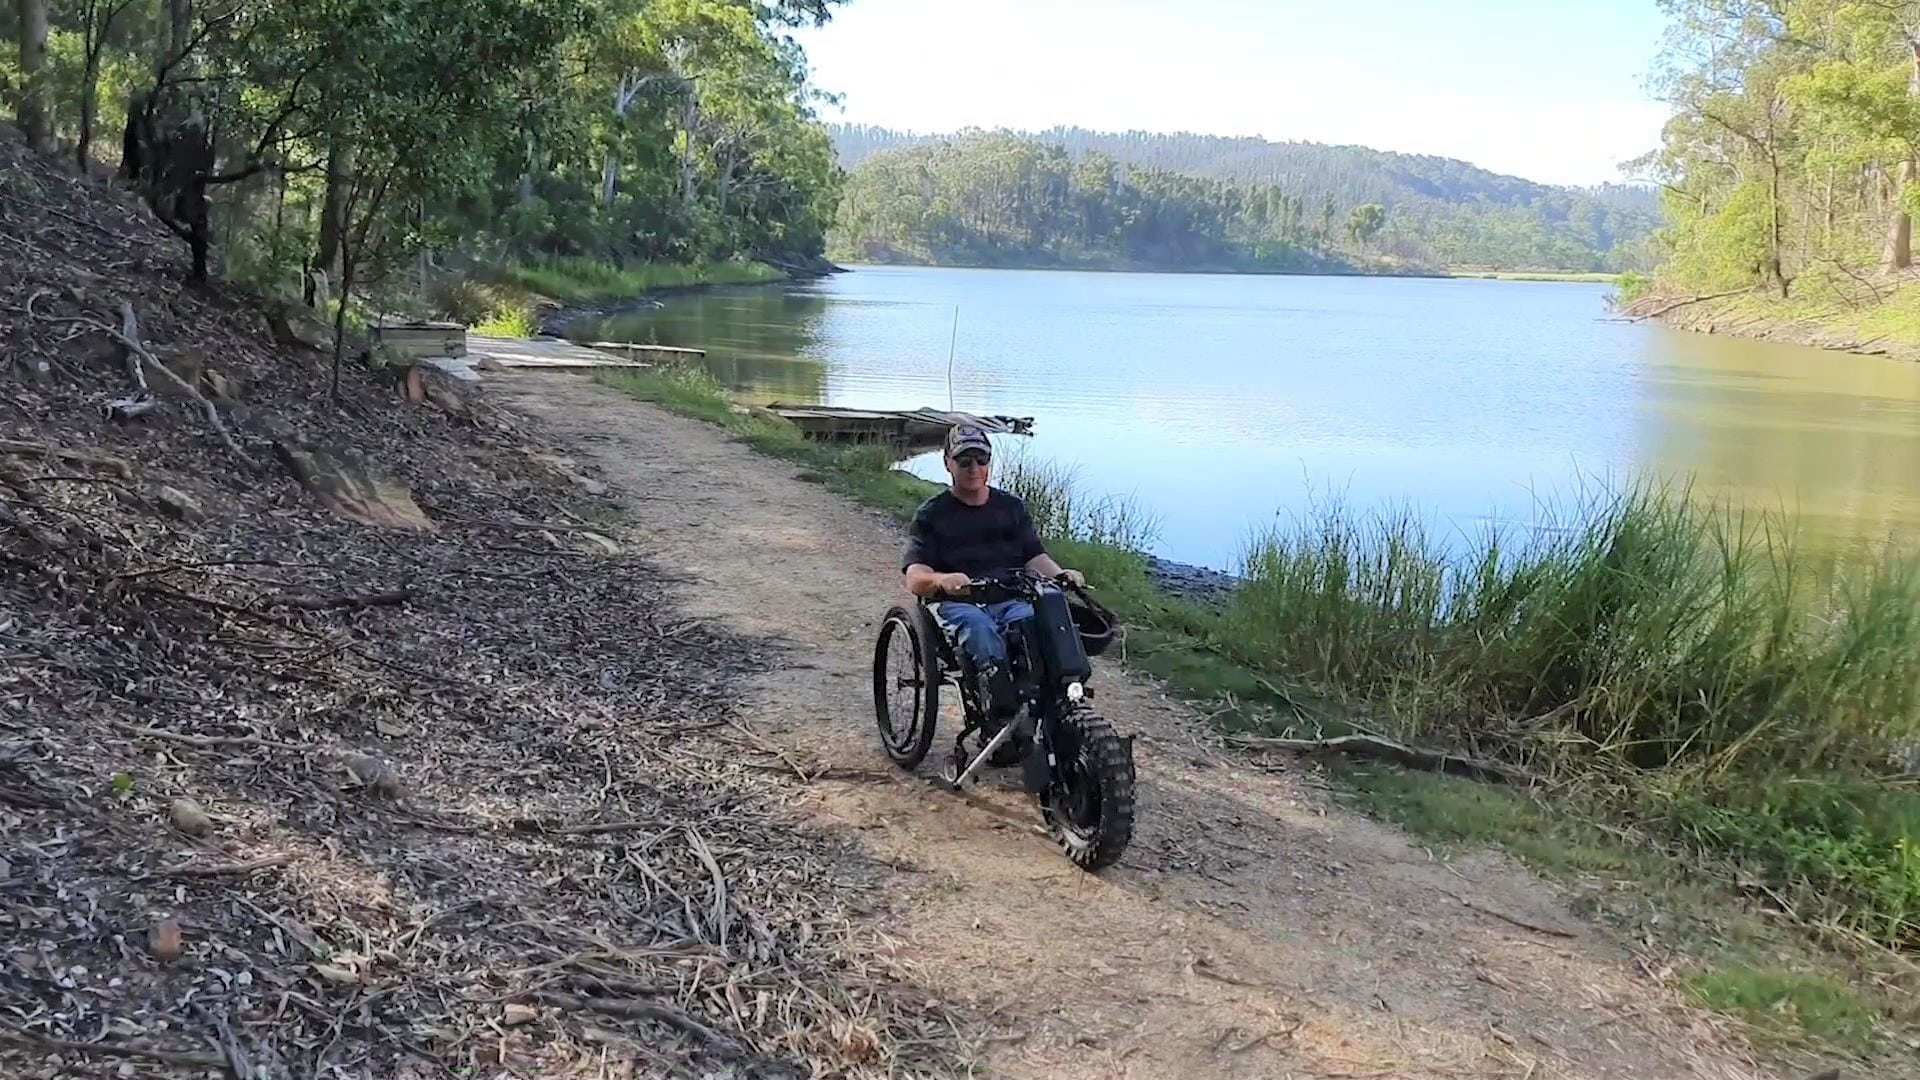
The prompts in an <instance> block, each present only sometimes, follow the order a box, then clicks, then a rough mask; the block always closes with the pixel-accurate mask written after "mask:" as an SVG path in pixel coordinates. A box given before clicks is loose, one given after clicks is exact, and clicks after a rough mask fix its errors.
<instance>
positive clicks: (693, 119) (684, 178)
mask: <svg viewBox="0 0 1920 1080" xmlns="http://www.w3.org/2000/svg"><path fill="white" fill-rule="evenodd" d="M699 125H700V99H699V97H698V95H697V94H696V93H695V92H694V90H693V88H692V87H688V89H687V104H686V107H685V109H683V110H682V111H681V115H680V126H681V128H682V130H684V131H685V133H686V142H685V144H684V146H683V147H682V149H681V151H680V205H681V206H682V207H683V208H685V209H686V210H688V211H689V212H691V211H692V210H693V181H694V175H695V169H694V156H693V139H694V129H695V128H697V127H698V126H699Z"/></svg>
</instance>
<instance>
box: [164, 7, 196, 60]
mask: <svg viewBox="0 0 1920 1080" xmlns="http://www.w3.org/2000/svg"><path fill="white" fill-rule="evenodd" d="M192 40H193V0H167V57H168V59H170V60H173V61H175V62H178V60H179V59H180V57H181V56H182V55H183V54H185V53H186V51H187V43H188V42H190V41H192Z"/></svg>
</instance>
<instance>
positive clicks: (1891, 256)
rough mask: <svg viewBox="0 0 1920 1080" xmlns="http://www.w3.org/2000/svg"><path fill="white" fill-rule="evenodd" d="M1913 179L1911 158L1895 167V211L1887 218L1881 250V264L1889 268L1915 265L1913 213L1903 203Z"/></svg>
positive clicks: (1893, 191)
mask: <svg viewBox="0 0 1920 1080" xmlns="http://www.w3.org/2000/svg"><path fill="white" fill-rule="evenodd" d="M1912 180H1913V161H1912V160H1911V159H1909V160H1907V161H1903V162H1901V163H1900V164H1899V165H1897V166H1895V167H1894V171H1893V185H1892V188H1893V189H1892V191H1891V192H1890V194H1891V195H1892V199H1893V207H1892V209H1893V213H1892V216H1891V217H1889V218H1888V219H1887V237H1886V244H1885V245H1884V246H1883V247H1882V248H1881V250H1880V265H1881V266H1882V267H1884V268H1886V269H1888V270H1905V269H1906V268H1907V267H1909V266H1911V265H1913V215H1912V214H1909V213H1907V211H1906V210H1905V209H1904V208H1903V205H1902V203H1901V197H1902V195H1903V194H1904V193H1905V192H1906V188H1907V184H1909V183H1910V182H1912Z"/></svg>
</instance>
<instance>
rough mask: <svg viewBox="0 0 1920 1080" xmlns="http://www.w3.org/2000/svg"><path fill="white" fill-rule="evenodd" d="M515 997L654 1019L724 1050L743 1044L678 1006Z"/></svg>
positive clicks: (546, 993)
mask: <svg viewBox="0 0 1920 1080" xmlns="http://www.w3.org/2000/svg"><path fill="white" fill-rule="evenodd" d="M512 996H513V997H517V998H521V999H523V1000H532V1001H538V1002H541V1003H542V1004H545V1005H552V1006H554V1007H556V1008H561V1009H572V1010H575V1011H580V1010H586V1011H590V1012H598V1013H605V1014H607V1015H608V1016H626V1017H633V1018H635V1019H639V1020H654V1021H657V1022H659V1023H662V1024H665V1025H667V1026H668V1027H671V1028H677V1029H679V1030H681V1031H684V1032H686V1033H687V1034H689V1035H692V1036H695V1037H696V1038H699V1039H701V1040H702V1041H704V1042H707V1043H709V1044H711V1045H713V1046H715V1047H719V1048H721V1049H724V1050H729V1051H732V1052H733V1053H735V1054H738V1053H740V1052H741V1051H740V1044H739V1043H737V1042H735V1041H734V1040H733V1039H731V1038H729V1037H727V1036H725V1035H722V1034H721V1033H720V1032H718V1031H715V1030H713V1029H712V1028H710V1027H708V1026H707V1025H705V1024H703V1023H701V1022H700V1021H699V1020H697V1019H695V1018H694V1017H693V1016H692V1015H691V1014H689V1013H688V1012H686V1010H684V1009H681V1008H680V1007H679V1006H676V1005H668V1004H666V1003H665V1002H660V1001H639V1000H636V999H634V998H602V997H576V996H574V995H572V994H561V993H556V992H554V991H552V990H531V991H527V992H525V993H521V994H514V995H512Z"/></svg>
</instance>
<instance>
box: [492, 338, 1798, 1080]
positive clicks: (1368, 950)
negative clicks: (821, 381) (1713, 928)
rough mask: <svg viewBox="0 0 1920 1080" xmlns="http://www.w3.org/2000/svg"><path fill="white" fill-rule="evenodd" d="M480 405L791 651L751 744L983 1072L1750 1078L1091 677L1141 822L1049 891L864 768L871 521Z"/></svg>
mask: <svg viewBox="0 0 1920 1080" xmlns="http://www.w3.org/2000/svg"><path fill="white" fill-rule="evenodd" d="M489 383H490V384H491V389H492V391H493V393H494V395H495V396H496V397H497V398H498V399H500V400H502V401H503V402H504V403H506V404H509V405H511V406H513V407H515V408H518V409H520V410H522V411H524V412H526V413H528V414H530V415H532V416H534V417H536V418H539V419H540V420H542V421H543V422H544V424H545V425H546V427H547V428H548V430H549V431H550V432H551V434H552V435H553V436H554V437H555V438H556V439H557V440H559V441H561V442H562V443H564V444H568V445H570V446H572V447H574V448H576V450H577V452H578V454H579V456H580V459H581V461H582V462H583V463H584V464H590V465H592V466H594V467H596V468H597V469H598V470H599V473H600V475H601V476H602V477H604V479H605V480H606V481H607V482H608V483H610V484H612V485H614V486H615V487H617V488H620V489H623V490H624V491H625V492H627V493H628V494H630V496H631V497H632V499H633V500H634V503H633V504H634V505H635V506H636V508H637V512H636V514H635V517H636V519H637V520H636V521H635V522H634V524H633V526H632V528H631V530H630V532H628V534H627V536H628V538H629V539H630V540H631V541H632V542H634V543H637V544H639V545H640V546H641V547H642V548H643V549H644V550H646V551H648V552H649V554H650V555H651V556H652V557H654V558H656V559H658V560H659V561H660V562H661V563H663V564H664V565H666V566H667V567H670V568H672V569H674V570H677V571H679V572H681V573H683V574H685V575H686V576H687V578H688V580H689V584H687V585H686V586H685V587H684V588H683V599H684V602H685V604H686V605H687V606H688V608H689V609H690V610H691V611H692V612H694V613H696V614H699V615H703V616H707V617H711V618H715V619H717V620H720V621H721V622H723V623H724V624H726V625H728V626H730V627H732V628H735V629H738V630H740V631H744V632H749V633H753V634H758V635H768V636H771V637H773V638H776V639H779V640H782V641H785V642H788V643H790V644H791V651H790V652H788V653H787V655H786V660H785V663H784V666H781V667H779V668H778V669H777V670H772V671H769V672H767V673H766V674H765V676H764V677H763V678H761V679H760V680H759V681H758V685H756V686H754V687H752V688H751V690H750V698H751V704H750V705H749V706H748V709H749V715H750V716H751V718H752V723H753V726H754V728H755V730H756V731H757V732H758V733H759V734H760V735H761V736H763V737H765V738H767V739H769V740H771V741H774V742H777V743H778V744H779V745H780V747H781V748H782V751H783V752H784V754H785V755H786V756H787V757H788V758H790V759H791V760H792V761H793V762H796V763H798V764H799V765H800V766H801V767H803V768H804V769H805V770H806V771H808V772H809V773H813V772H816V771H818V770H819V768H820V767H822V766H830V767H831V768H832V769H833V770H834V771H833V773H832V774H830V776H832V777H837V778H829V779H821V780H814V781H812V782H810V783H803V782H802V781H801V780H800V779H799V778H798V777H796V778H795V781H794V785H793V790H794V795H793V798H794V800H795V802H796V804H797V805H799V806H801V807H803V808H805V809H806V810H807V811H808V812H809V813H810V814H811V815H813V816H814V817H815V818H816V819H817V820H819V821H821V822H824V823H826V824H828V825H831V826H835V827H838V828H842V829H846V830H852V831H853V833H854V835H856V836H859V837H861V838H862V840H863V842H864V844H865V846H867V847H868V848H870V849H872V850H873V851H874V852H875V853H876V854H877V855H878V856H879V857H880V858H882V859H884V860H888V861H891V862H893V863H894V864H895V865H898V866H900V867H902V868H903V869H902V870H901V872H900V874H899V875H898V876H897V878H896V879H895V880H894V881H893V882H892V883H891V886H890V887H891V888H894V889H897V890H900V891H901V893H902V894H904V895H905V896H907V897H909V898H910V900H909V902H908V903H907V904H906V905H905V909H906V910H907V911H908V912H909V913H910V917H909V919H908V921H907V922H906V923H905V924H904V925H900V926H898V927H896V928H895V930H897V933H898V935H899V937H900V939H901V944H900V950H899V954H900V956H901V957H902V958H904V959H905V960H906V961H907V962H908V963H909V964H911V965H914V966H916V967H917V968H918V969H919V973H920V975H921V977H923V978H924V979H925V981H926V984H927V985H928V986H930V987H937V988H939V989H940V990H942V991H944V992H946V993H948V994H950V995H952V996H954V997H955V998H956V999H958V1000H959V1001H961V1002H962V1003H964V1004H967V1005H970V1006H972V1007H974V1008H977V1009H979V1010H981V1011H983V1012H985V1013H987V1014H989V1015H990V1016H991V1017H992V1019H993V1030H994V1033H995V1034H994V1036H993V1039H992V1042H991V1044H990V1047H989V1049H988V1051H987V1071H988V1073H989V1074H990V1075H994V1076H1009V1077H1050V1078H1073V1077H1170V1076H1182V1077H1201V1076H1207V1077H1240V1076H1245V1077H1255V1076H1258V1077H1301V1078H1305V1077H1513V1078H1522V1077H1532V1078H1546V1077H1655V1076H1657V1077H1726V1078H1732V1077H1760V1076H1765V1075H1768V1074H1765V1073H1763V1072H1761V1071H1759V1070H1758V1069H1757V1068H1755V1067H1754V1066H1752V1065H1751V1064H1749V1063H1747V1062H1746V1061H1745V1059H1744V1058H1743V1057H1742V1056H1741V1055H1739V1054H1737V1053H1736V1052H1735V1051H1733V1050H1730V1049H1729V1048H1728V1047H1727V1045H1726V1043H1725V1042H1724V1041H1723V1040H1720V1039H1718V1038H1716V1037H1715V1035H1714V1033H1713V1032H1712V1031H1711V1030H1709V1028H1708V1027H1707V1026H1706V1025H1705V1024H1704V1023H1702V1022H1701V1021H1699V1020H1698V1018H1697V1017H1695V1016H1694V1015H1693V1014H1691V1013H1690V1012H1689V1011H1688V1010H1686V1009H1685V1008H1683V1007H1682V1006H1681V1005H1680V1004H1679V1003H1678V1002H1677V1001H1676V1000H1675V999H1674V998H1673V997H1672V995H1671V994H1670V993H1669V992H1668V991H1667V990H1665V989H1664V988H1662V987H1660V986H1657V985H1655V984H1654V983H1652V982H1651V981H1649V980H1647V979H1646V978H1644V977H1642V976H1640V975H1638V974H1637V973H1636V971H1635V967H1634V964H1633V961H1632V957H1631V956H1630V955H1629V954H1628V953H1626V952H1625V951H1624V950H1623V949H1621V948H1619V947H1617V946H1615V945H1612V944H1609V943H1608V942H1607V941H1606V940H1604V939H1603V938H1602V937H1601V936H1600V935H1599V934H1598V933H1596V932H1594V931H1592V930H1590V929H1589V928H1586V927H1583V926H1582V925H1581V924H1580V923H1579V922H1578V921H1577V920H1575V919H1574V918H1573V917H1572V916H1571V915H1570V914H1568V913H1567V911H1566V910H1565V909H1564V908H1563V907H1562V905H1561V904H1560V902H1559V901H1558V899H1557V898H1556V896H1555V895H1554V894H1553V892H1552V891H1551V890H1550V889H1548V888H1547V887H1545V886H1543V885H1542V884H1540V883H1539V882H1537V881H1535V880H1533V879H1532V878H1530V877H1529V876H1528V875H1527V874H1526V873H1524V872H1523V871H1521V870H1518V869H1516V868H1514V867H1513V866H1512V865H1511V864H1509V863H1507V862H1506V861H1505V860H1503V859H1499V858H1496V857H1493V856H1476V857H1472V858H1455V859H1451V860H1445V861H1442V860H1438V859H1436V858H1435V856H1434V855H1432V854H1431V853H1429V852H1428V851H1427V850H1426V849H1424V848H1423V847H1421V846H1419V845H1418V844H1416V843H1414V842H1412V841H1410V840H1409V839H1408V838H1407V837H1405V836H1404V835H1402V834H1400V833H1398V832H1397V831H1395V830H1392V829H1390V828H1388V827H1385V826H1383V825H1380V824H1378V823H1376V822H1374V821H1372V820H1370V819H1367V818H1365V817H1362V816H1359V815H1357V814H1355V813H1353V812H1351V811H1349V810H1346V809H1344V808H1342V807H1340V806H1338V805H1336V804H1335V803H1334V802H1333V801H1332V799H1330V798H1329V797H1328V795H1327V793H1326V792H1324V791H1323V790H1321V789H1319V788H1318V787H1316V786H1315V785H1314V783H1313V782H1312V780H1311V777H1310V776H1309V775H1308V774H1307V773H1306V772H1305V771H1303V770H1297V769H1293V768H1279V767H1274V768H1271V769H1268V768H1262V767H1261V766H1259V765H1257V764H1255V763H1253V762H1250V761H1249V760H1248V759H1247V758H1246V757H1245V756H1244V755H1236V754H1235V753H1233V752H1231V751H1228V750H1226V749H1224V748H1222V747H1221V746H1220V745H1219V744H1218V743H1217V741H1216V740H1215V739H1213V737H1212V736H1211V735H1210V733H1209V730H1208V728H1207V726H1206V724H1205V722H1204V721H1203V720H1202V719H1201V718H1200V717H1198V716H1197V715H1196V714H1195V713H1194V712H1193V711H1192V710H1190V709H1188V708H1186V707H1185V706H1183V705H1181V704H1179V703H1177V702H1174V701H1171V700H1169V699H1168V698H1167V697H1166V696H1165V695H1163V694H1161V693H1160V692H1158V691H1156V690H1155V689H1153V688H1151V687H1150V686H1148V685H1147V684H1145V683H1144V682H1142V681H1140V680H1138V679H1134V678H1130V677H1128V676H1127V675H1126V674H1125V673H1124V672H1122V671H1121V670H1120V669H1119V668H1118V666H1117V665H1115V664H1112V663H1106V662H1103V663H1102V665H1101V668H1100V671H1099V673H1098V674H1097V675H1096V678H1095V685H1096V686H1097V687H1098V688H1099V690H1100V698H1099V702H1100V705H1101V710H1102V711H1103V712H1104V713H1105V714H1106V715H1107V716H1108V717H1109V718H1110V719H1112V720H1113V721H1114V723H1115V726H1116V727H1117V728H1119V729H1120V731H1121V732H1122V733H1127V732H1132V733H1136V734H1137V736H1138V739H1137V741H1136V747H1135V753H1136V758H1137V760H1138V765H1139V773H1140V786H1141V795H1140V809H1139V814H1140V817H1139V825H1138V827H1137V830H1136V836H1135V841H1134V844H1133V847H1132V848H1131V849H1130V851H1129V854H1128V856H1127V857H1126V859H1125V860H1124V861H1123V862H1122V864H1121V865H1120V866H1118V867H1116V868H1114V869H1113V870H1111V871H1108V872H1106V873H1105V874H1103V875H1101V876H1099V877H1093V876H1090V875H1086V874H1083V873H1081V872H1079V871H1077V870H1075V869H1074V868H1073V867H1072V866H1071V865H1070V864H1069V863H1068V862H1067V861H1066V860H1065V858H1064V857H1062V856H1061V855H1060V854H1059V853H1058V852H1057V851H1056V850H1055V849H1054V848H1053V847H1052V846H1051V845H1050V844H1049V843H1048V842H1047V840H1046V838H1045V837H1044V836H1042V835H1040V834H1039V833H1038V832H1037V831H1036V828H1035V825H1036V823H1037V820H1038V818H1037V815H1036V813H1035V812H1034V810H1033V809H1032V808H1031V804H1030V803H1028V802H1027V801H1026V800H1025V799H1024V797H1022V796H1021V795H1020V794H1019V792H1018V791H1017V789H1016V788H1015V786H1014V785H1015V783H1016V780H1015V777H1014V774H1013V772H1012V771H1011V770H1006V771H1003V772H1001V773H998V774H993V773H990V774H989V777H988V779H987V781H986V783H985V784H983V785H982V789H981V794H980V796H978V797H977V798H974V799H970V800H963V799H960V798H958V797H956V796H953V795H948V794H942V793H940V792H937V791H935V790H933V789H932V788H931V787H930V786H928V785H927V784H925V783H924V782H922V781H919V780H915V779H913V778H908V777H905V776H903V775H901V774H900V773H898V772H897V771H895V770H892V769H891V768H890V767H889V765H888V762H887V761H886V758H885V757H884V756H883V755H882V754H881V752H880V749H879V746H878V740H877V736H876V734H875V732H874V730H873V724H872V711H871V709H872V707H871V704H870V698H869V689H868V682H867V678H868V675H869V670H870V667H869V665H870V657H871V650H872V643H873V638H874V633H875V629H876V627H877V623H878V619H879V616H880V614H881V612H882V611H883V610H884V609H885V608H886V606H887V605H888V604H889V603H890V602H892V601H893V600H894V599H895V598H896V597H898V596H900V595H902V594H901V592H900V589H899V584H898V573H897V569H896V567H897V563H896V557H897V554H898V551H899V548H900V545H901V536H900V530H899V528H898V527H897V526H896V525H895V524H893V523H892V522H890V521H886V520H883V519H882V518H880V517H879V516H878V515H876V514H874V513H871V512H868V511H865V510H863V509H860V508H858V507H855V506H853V505H852V504H850V503H849V502H847V501H846V500H843V499H841V498H839V497H837V496H834V495H833V494H831V493H829V492H827V491H826V490H824V489H823V488H821V487H820V486H819V485H817V484H811V483H807V482H805V481H804V480H801V479H799V470H798V469H796V468H794V467H792V466H790V465H787V464H785V463H782V462H778V461H772V460H769V459H767V458H764V457H761V456H759V455H756V454H754V453H752V452H751V451H750V450H748V449H747V448H746V447H744V446H742V445H740V444H738V443H735V442H732V441H731V440H730V439H729V438H728V437H727V436H726V435H725V434H723V433H722V432H720V431H718V430H717V429H715V428H712V427H710V426H707V425H705V424H702V423H699V422H697V421H692V420H686V419H682V418H679V417H676V416H673V415H671V414H668V413H666V412H664V411H662V410H659V409H656V408H654V407H652V406H648V405H645V404H643V403H639V402H635V401H633V400H631V399H628V398H626V397H625V396H623V395H621V394H619V393H617V392H615V391H612V390H610V389H606V388H604V387H601V386H598V385H596V384H595V383H593V382H591V381H589V380H588V379H586V378H583V377H579V376H570V375H556V374H517V373H516V374H512V375H502V376H498V377H493V378H490V379H489ZM950 743H951V731H950V730H944V731H943V734H942V735H941V736H940V737H939V738H938V739H937V740H936V744H935V751H934V754H932V755H929V761H928V763H927V765H926V766H924V769H925V770H926V771H927V772H929V773H930V772H931V770H932V769H933V768H934V758H935V757H937V756H938V755H940V754H941V753H943V752H944V749H945V747H946V746H948V745H950Z"/></svg>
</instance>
